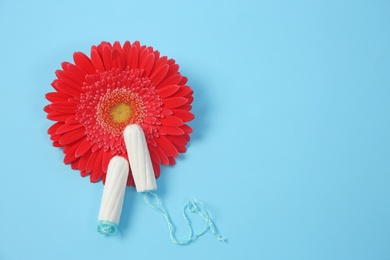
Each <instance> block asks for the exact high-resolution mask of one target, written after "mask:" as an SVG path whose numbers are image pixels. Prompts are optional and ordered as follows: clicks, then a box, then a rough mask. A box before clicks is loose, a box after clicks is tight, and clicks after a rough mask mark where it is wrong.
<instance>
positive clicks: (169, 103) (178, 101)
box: [163, 97, 187, 108]
mask: <svg viewBox="0 0 390 260" xmlns="http://www.w3.org/2000/svg"><path fill="white" fill-rule="evenodd" d="M163 103H164V107H167V108H176V107H180V106H182V105H184V104H187V99H186V98H184V97H172V98H167V99H164V100H163Z"/></svg>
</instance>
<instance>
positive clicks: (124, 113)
mask: <svg viewBox="0 0 390 260" xmlns="http://www.w3.org/2000/svg"><path fill="white" fill-rule="evenodd" d="M110 113H111V117H112V120H114V121H115V122H116V123H123V122H126V120H127V119H129V117H130V115H131V107H130V106H129V105H128V104H123V103H119V104H118V105H116V106H114V107H113V109H112V110H111V112H110Z"/></svg>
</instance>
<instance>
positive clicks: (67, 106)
mask: <svg viewBox="0 0 390 260" xmlns="http://www.w3.org/2000/svg"><path fill="white" fill-rule="evenodd" d="M50 108H51V109H53V110H55V111H58V112H62V113H69V114H72V113H75V112H76V106H75V105H74V104H72V103H69V102H67V101H58V102H54V103H52V104H51V105H50Z"/></svg>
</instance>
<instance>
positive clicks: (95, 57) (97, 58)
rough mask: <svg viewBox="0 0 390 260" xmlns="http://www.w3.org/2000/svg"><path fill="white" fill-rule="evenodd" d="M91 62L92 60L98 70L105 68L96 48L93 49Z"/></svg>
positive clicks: (101, 70)
mask: <svg viewBox="0 0 390 260" xmlns="http://www.w3.org/2000/svg"><path fill="white" fill-rule="evenodd" d="M91 62H92V65H93V66H94V67H95V68H96V70H98V71H100V72H103V71H104V70H105V69H104V65H103V62H102V60H101V58H100V56H99V53H98V52H97V50H96V49H92V50H91Z"/></svg>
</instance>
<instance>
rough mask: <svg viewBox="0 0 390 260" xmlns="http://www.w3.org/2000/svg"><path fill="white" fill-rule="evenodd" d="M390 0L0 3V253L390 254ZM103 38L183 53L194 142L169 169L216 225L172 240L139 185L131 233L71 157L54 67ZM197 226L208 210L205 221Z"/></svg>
mask: <svg viewBox="0 0 390 260" xmlns="http://www.w3.org/2000/svg"><path fill="white" fill-rule="evenodd" d="M389 12H390V3H389V2H388V1H328V0H327V1H267V2H264V1H207V0H198V1H145V2H144V1H124V0H123V1H119V0H113V1H106V2H103V1H100V2H99V1H71V0H66V1H11V0H0V32H1V42H0V54H1V55H0V88H1V95H0V106H1V107H0V108H1V112H0V122H1V126H2V127H1V130H0V131H1V132H0V133H1V135H0V136H1V137H0V138H1V140H0V141H1V146H2V149H1V150H2V151H1V157H0V165H1V168H2V169H1V179H0V182H1V189H0V208H1V210H0V222H1V223H2V227H1V228H0V241H1V243H0V259H5V260H8V259H12V260H13V259H327V260H328V259H354V260H356V259H389V258H390V247H389V244H390V209H389V204H390V188H389V187H390V134H389V133H390V112H389V111H390V102H389V100H390V48H389V46H390V31H389V28H390V16H389ZM102 40H106V41H115V40H120V41H121V42H124V41H125V40H130V41H135V40H140V41H141V43H143V44H146V45H151V46H153V47H155V48H156V49H158V50H160V51H161V53H162V54H163V55H168V56H169V57H172V58H175V59H176V60H177V62H178V63H179V64H180V66H181V72H182V74H184V75H186V76H188V78H189V84H190V85H191V86H192V87H193V89H194V90H195V101H194V109H193V111H194V113H195V114H196V120H195V121H193V122H192V123H191V126H192V127H193V128H194V134H193V135H192V141H191V143H190V145H189V149H188V152H187V153H186V154H185V155H184V156H181V157H180V159H179V160H178V163H177V165H176V166H174V167H166V168H164V169H163V171H162V175H161V178H160V179H159V180H158V185H159V190H158V193H159V195H160V198H161V199H162V201H163V202H164V203H165V206H166V208H167V210H168V211H169V212H170V214H171V216H172V220H173V221H174V222H175V223H176V225H177V228H178V236H179V237H183V238H185V237H186V235H187V233H186V231H187V230H186V227H185V224H184V221H183V220H182V219H181V218H180V209H181V205H182V204H183V203H184V202H185V200H186V199H188V198H190V197H196V198H198V199H200V200H202V201H204V202H205V203H206V206H207V207H208V210H209V212H210V214H211V216H212V218H213V220H214V221H215V223H216V225H217V227H218V229H219V231H220V233H221V235H223V236H225V237H227V238H228V239H229V241H228V243H221V242H218V241H217V240H216V239H215V237H213V236H212V235H211V234H207V235H205V236H204V237H201V238H200V239H199V240H197V241H196V242H195V243H193V244H192V245H190V246H185V247H182V246H176V245H173V244H172V243H171V241H170V239H169V236H168V231H167V227H166V224H165V222H164V219H163V218H162V216H161V215H159V214H157V213H156V212H155V211H153V210H151V209H150V208H148V207H147V206H146V205H145V203H144V202H143V198H142V195H141V194H137V193H136V192H135V191H134V190H133V189H131V188H129V189H128V190H127V193H126V197H125V205H124V212H123V215H122V221H121V226H120V230H121V235H118V236H116V237H104V236H102V235H100V234H98V232H97V231H96V222H97V215H98V211H99V206H100V199H101V194H102V190H103V186H102V185H101V183H98V184H90V183H89V179H87V178H84V179H83V178H81V177H80V176H79V173H78V172H77V171H72V170H71V169H70V167H69V166H67V165H63V163H62V159H63V154H62V152H61V150H60V149H57V148H54V147H52V146H51V142H50V141H49V136H48V135H47V134H46V130H47V128H48V127H49V126H50V125H51V122H50V121H48V120H47V119H46V118H45V116H46V115H45V113H44V112H43V110H42V109H43V107H44V106H45V105H46V104H47V103H48V102H47V101H46V100H45V99H44V94H45V93H46V92H49V91H51V87H50V83H51V81H52V80H53V79H54V78H55V75H54V71H55V70H56V69H58V68H60V63H61V62H62V61H64V60H67V61H71V59H72V54H73V52H74V51H83V52H86V53H88V51H89V48H90V46H91V45H93V44H98V43H100V42H101V41H102ZM194 224H195V226H196V227H197V228H199V230H200V229H201V222H200V221H199V222H197V221H194Z"/></svg>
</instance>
